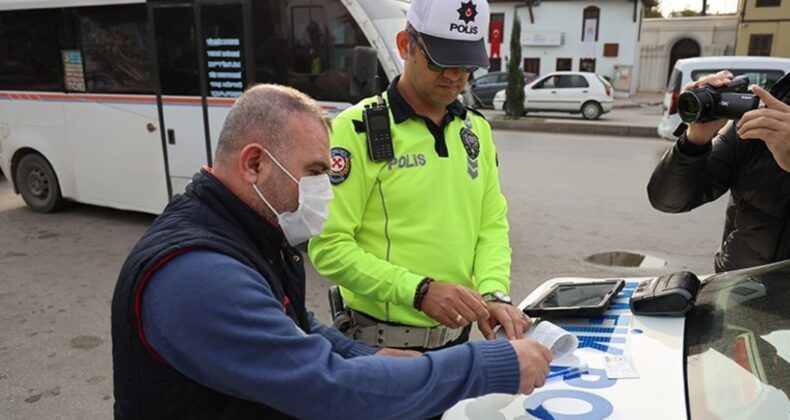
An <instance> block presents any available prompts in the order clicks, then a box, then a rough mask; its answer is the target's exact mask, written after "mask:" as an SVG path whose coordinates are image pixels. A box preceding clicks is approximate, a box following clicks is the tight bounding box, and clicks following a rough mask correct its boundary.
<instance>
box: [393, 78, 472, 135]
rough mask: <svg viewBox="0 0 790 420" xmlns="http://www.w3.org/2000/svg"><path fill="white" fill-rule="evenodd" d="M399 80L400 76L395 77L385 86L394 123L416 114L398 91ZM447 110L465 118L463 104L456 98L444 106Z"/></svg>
mask: <svg viewBox="0 0 790 420" xmlns="http://www.w3.org/2000/svg"><path fill="white" fill-rule="evenodd" d="M399 81H400V76H397V77H395V79H393V80H392V83H390V85H389V87H388V88H387V100H388V102H389V106H390V111H391V112H392V119H393V120H394V121H395V124H400V123H402V122H404V121H406V120H407V119H409V118H411V117H413V116H415V115H418V114H417V113H416V112H415V111H414V108H412V107H411V105H409V103H408V102H406V99H404V98H403V96H402V95H401V94H400V92H399V91H398V87H397V86H398V82H399ZM446 109H447V112H448V113H450V114H451V115H454V116H457V117H461V118H466V108H464V106H463V104H461V102H460V101H459V100H458V99H456V100H454V101H452V102H451V103H450V104H449V105H447V107H446Z"/></svg>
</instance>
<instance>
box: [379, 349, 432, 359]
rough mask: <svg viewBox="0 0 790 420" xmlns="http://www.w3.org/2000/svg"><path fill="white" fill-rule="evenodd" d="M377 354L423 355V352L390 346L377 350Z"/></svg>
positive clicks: (395, 355) (394, 355) (393, 355)
mask: <svg viewBox="0 0 790 420" xmlns="http://www.w3.org/2000/svg"><path fill="white" fill-rule="evenodd" d="M375 354H376V356H392V357H417V356H422V353H420V352H418V351H415V350H401V349H393V348H389V347H384V348H383V349H381V350H379V351H377V352H376V353H375Z"/></svg>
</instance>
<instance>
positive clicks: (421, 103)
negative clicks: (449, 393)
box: [309, 0, 529, 350]
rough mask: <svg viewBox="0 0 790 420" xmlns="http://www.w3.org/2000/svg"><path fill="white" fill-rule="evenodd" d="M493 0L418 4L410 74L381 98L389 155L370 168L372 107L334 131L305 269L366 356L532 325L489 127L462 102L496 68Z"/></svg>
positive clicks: (405, 34) (404, 36)
mask: <svg viewBox="0 0 790 420" xmlns="http://www.w3.org/2000/svg"><path fill="white" fill-rule="evenodd" d="M489 17H490V14H489V7H488V3H487V1H485V0H469V1H462V0H461V1H459V0H413V1H412V2H411V5H410V7H409V11H408V13H407V20H408V23H407V26H406V28H405V29H404V30H403V31H401V32H400V33H398V35H397V39H396V41H397V46H398V50H399V52H400V55H401V58H403V60H404V63H403V74H402V75H400V76H398V77H397V78H395V80H393V81H392V83H391V84H390V86H389V88H388V89H387V91H386V92H385V93H384V95H383V99H384V100H385V101H386V103H387V105H388V108H389V115H388V116H387V117H388V121H389V127H388V130H389V133H390V134H391V136H392V150H393V152H394V153H393V156H391V157H389V158H384V159H376V158H373V157H371V156H370V154H371V147H370V145H369V142H370V141H371V135H370V134H368V133H367V132H366V123H365V122H366V118H367V117H366V115H368V114H367V112H368V111H366V107H369V106H371V105H373V104H375V103H377V102H378V100H377V99H376V98H369V99H365V100H363V101H362V102H361V103H359V104H357V105H356V106H354V107H352V108H350V109H347V110H346V111H344V112H343V113H341V114H340V115H339V116H338V117H337V118H335V119H334V120H333V121H332V147H333V148H332V167H331V169H330V173H329V175H330V179H331V180H332V183H333V185H334V187H333V190H334V193H335V199H334V200H333V201H332V204H331V205H330V212H329V214H330V216H329V220H328V221H327V224H326V226H325V227H324V230H323V231H322V233H321V235H319V236H318V237H316V238H315V239H313V240H311V241H310V247H309V250H310V258H311V259H312V261H313V263H314V264H315V267H316V269H317V270H318V272H319V273H321V274H322V275H324V276H326V277H328V278H329V279H331V280H332V281H333V282H335V283H337V284H338V285H339V286H340V288H341V292H342V296H343V298H344V300H345V301H346V303H347V305H348V307H349V308H350V317H351V318H352V319H353V320H354V321H355V323H356V326H355V327H352V328H351V329H350V330H349V334H352V335H353V336H354V337H355V338H358V339H361V340H364V341H365V342H367V343H368V344H372V345H377V346H384V347H397V348H409V349H416V350H434V349H438V348H444V347H449V346H453V345H455V344H458V343H463V342H466V341H467V340H468V338H469V333H470V329H471V326H472V324H474V323H475V322H476V323H477V326H478V328H479V330H480V332H481V333H482V334H483V336H484V337H486V338H488V339H492V338H493V337H494V332H493V327H494V326H495V325H497V324H501V325H502V327H503V330H504V331H505V333H506V334H507V336H508V338H510V339H515V338H517V337H521V336H522V334H523V332H524V331H525V330H526V328H528V326H529V321H528V319H526V318H525V317H524V315H523V314H522V313H521V311H520V310H519V309H518V308H516V307H515V306H513V305H512V304H511V300H510V297H509V296H508V292H509V290H510V251H511V250H510V245H509V240H508V229H509V228H508V222H507V203H506V201H505V197H504V196H503V195H502V192H501V189H500V186H499V171H498V168H497V156H496V150H495V147H494V142H493V139H492V134H491V127H490V126H489V124H488V122H487V121H486V120H485V118H483V117H482V115H479V114H477V113H476V111H473V110H471V109H465V108H464V106H463V105H462V104H461V103H460V102H459V101H458V100H457V97H458V94H459V93H460V92H461V91H462V90H463V88H464V86H466V84H467V81H468V79H469V76H470V74H472V73H473V72H474V71H475V70H476V69H477V68H480V67H488V55H487V54H486V49H485V43H484V42H485V41H484V38H485V35H486V34H487V33H488V22H489Z"/></svg>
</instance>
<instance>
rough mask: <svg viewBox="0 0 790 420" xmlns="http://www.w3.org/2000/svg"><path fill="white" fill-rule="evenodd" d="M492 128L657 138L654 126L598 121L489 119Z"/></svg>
mask: <svg viewBox="0 0 790 420" xmlns="http://www.w3.org/2000/svg"><path fill="white" fill-rule="evenodd" d="M488 123H489V124H491V128H492V129H497V130H516V131H540V132H547V133H565V134H594V135H608V136H626V137H647V138H651V139H658V138H660V137H659V136H658V132H657V130H656V127H652V126H629V125H615V124H600V123H587V124H585V123H572V124H571V123H556V122H547V121H535V120H532V121H519V120H511V121H509V120H500V119H491V120H489V121H488Z"/></svg>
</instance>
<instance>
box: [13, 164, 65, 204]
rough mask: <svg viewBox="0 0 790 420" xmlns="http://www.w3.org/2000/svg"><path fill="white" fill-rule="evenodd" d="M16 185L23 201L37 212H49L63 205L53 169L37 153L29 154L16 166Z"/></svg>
mask: <svg viewBox="0 0 790 420" xmlns="http://www.w3.org/2000/svg"><path fill="white" fill-rule="evenodd" d="M16 185H17V188H19V192H20V194H22V198H23V199H24V200H25V203H26V204H27V205H28V207H30V208H31V209H33V210H34V211H37V212H39V213H51V212H54V211H58V210H60V208H61V207H63V196H62V195H61V194H60V185H58V178H57V177H56V176H55V171H54V170H52V166H50V164H49V162H47V160H46V159H44V157H43V156H41V155H38V154H35V153H33V154H29V155H27V156H25V157H23V158H22V160H21V161H19V165H17V167H16Z"/></svg>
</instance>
